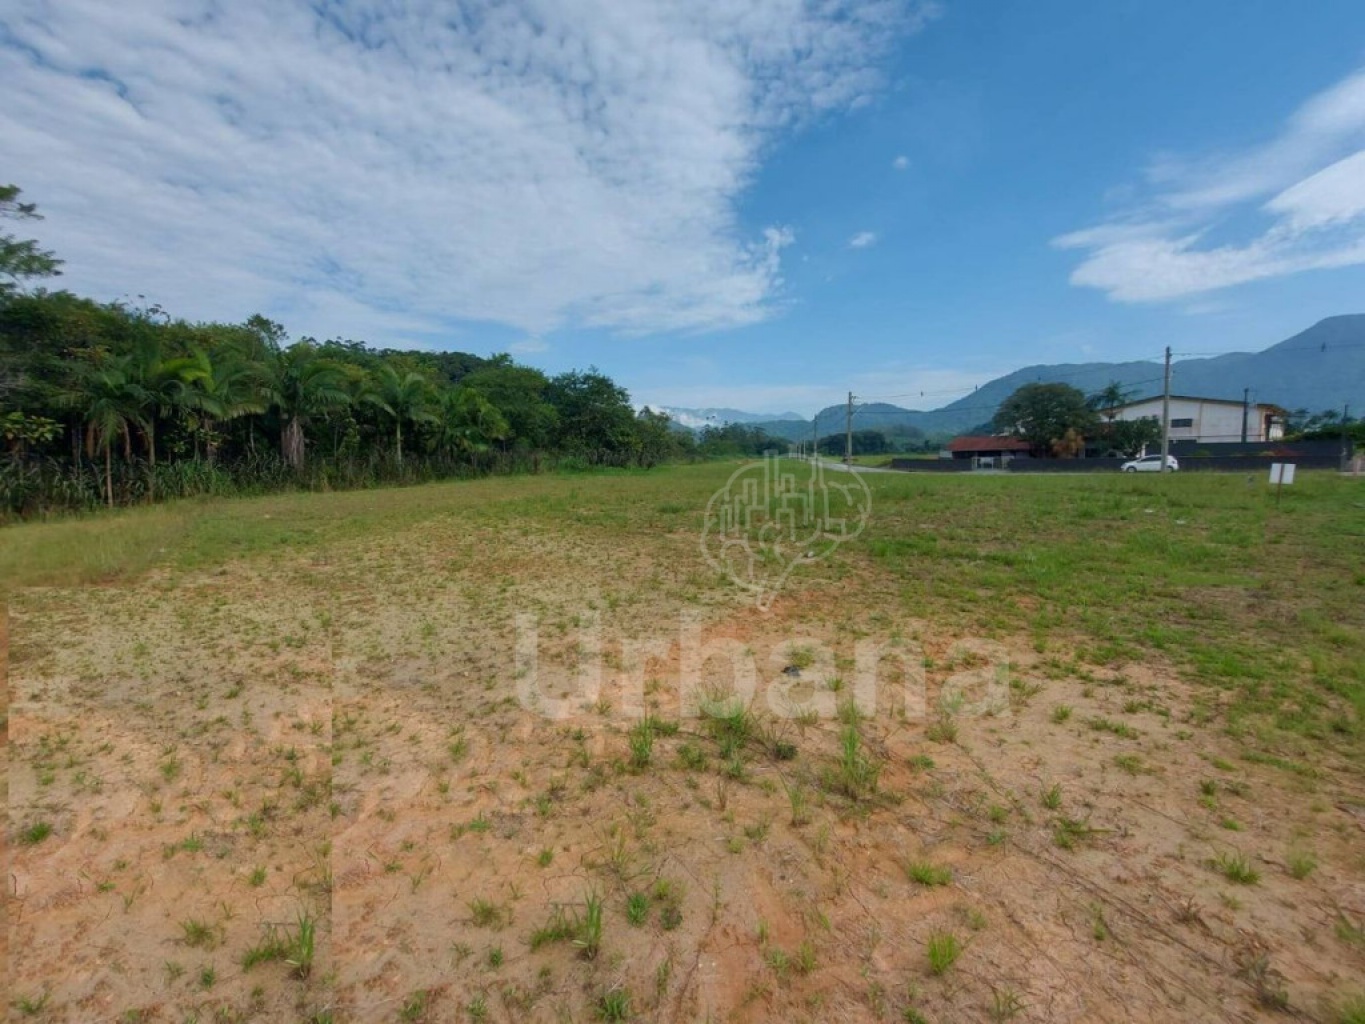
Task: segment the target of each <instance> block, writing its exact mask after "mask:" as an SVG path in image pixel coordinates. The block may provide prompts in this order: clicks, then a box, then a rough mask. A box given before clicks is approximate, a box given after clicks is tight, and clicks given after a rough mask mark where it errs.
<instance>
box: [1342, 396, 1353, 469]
mask: <svg viewBox="0 0 1365 1024" xmlns="http://www.w3.org/2000/svg"><path fill="white" fill-rule="evenodd" d="M1350 420H1351V403H1350V402H1347V403H1346V404H1345V405H1343V406H1342V407H1341V471H1342V472H1343V473H1344V472H1346V461H1347V453H1348V451H1349V448H1348V445H1349V444H1350V442H1349V441H1347V440H1346V436H1347V435H1346V424H1347V423H1349V422H1350Z"/></svg>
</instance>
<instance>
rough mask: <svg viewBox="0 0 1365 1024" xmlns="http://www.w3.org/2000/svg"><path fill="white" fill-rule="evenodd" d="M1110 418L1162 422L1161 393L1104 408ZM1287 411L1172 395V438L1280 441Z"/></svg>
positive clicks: (1175, 439) (1276, 407)
mask: <svg viewBox="0 0 1365 1024" xmlns="http://www.w3.org/2000/svg"><path fill="white" fill-rule="evenodd" d="M1103 416H1104V417H1105V418H1106V419H1116V420H1140V419H1144V418H1150V419H1154V420H1156V421H1157V422H1160V421H1161V396H1160V395H1156V396H1154V397H1152V398H1144V399H1142V400H1141V401H1138V402H1128V403H1126V404H1124V405H1120V406H1116V407H1115V408H1113V409H1106V410H1104V411H1103ZM1284 418H1285V411H1284V410H1283V409H1281V408H1280V407H1279V406H1278V405H1269V404H1267V403H1265V402H1248V403H1245V404H1244V403H1242V402H1236V401H1230V400H1228V399H1225V398H1195V397H1193V396H1190V395H1172V396H1171V440H1172V441H1197V442H1200V443H1208V444H1217V443H1219V442H1227V441H1250V442H1264V441H1278V440H1280V439H1281V438H1282V437H1284Z"/></svg>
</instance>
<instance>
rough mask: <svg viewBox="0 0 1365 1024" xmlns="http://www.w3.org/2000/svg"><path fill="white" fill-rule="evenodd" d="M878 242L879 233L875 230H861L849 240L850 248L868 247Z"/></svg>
mask: <svg viewBox="0 0 1365 1024" xmlns="http://www.w3.org/2000/svg"><path fill="white" fill-rule="evenodd" d="M876 244H877V233H876V232H875V231H859V232H858V233H857V234H856V235H854V236H853V237H852V238H850V239H849V240H848V247H849V248H850V249H866V248H868V246H872V245H876Z"/></svg>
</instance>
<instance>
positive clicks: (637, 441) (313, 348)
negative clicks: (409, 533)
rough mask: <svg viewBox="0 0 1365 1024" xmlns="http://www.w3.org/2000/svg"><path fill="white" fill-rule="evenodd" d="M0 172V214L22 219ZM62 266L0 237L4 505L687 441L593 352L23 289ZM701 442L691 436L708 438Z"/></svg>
mask: <svg viewBox="0 0 1365 1024" xmlns="http://www.w3.org/2000/svg"><path fill="white" fill-rule="evenodd" d="M19 195H20V194H19V190H18V189H17V188H15V187H13V186H5V187H3V188H0V215H6V216H8V217H11V218H29V219H31V218H36V216H37V213H36V211H35V210H34V208H33V207H32V206H31V205H29V204H24V203H21V202H20V201H19ZM59 273H60V261H59V260H57V259H56V258H55V256H53V254H52V253H50V252H46V251H44V250H42V249H41V248H40V247H39V246H38V245H37V243H36V242H33V241H29V240H23V239H17V238H14V237H13V236H11V235H8V234H0V438H2V439H3V441H4V444H5V448H6V452H7V458H5V459H3V460H0V516H3V517H16V516H27V515H42V514H47V513H49V512H52V511H57V510H65V509H83V508H89V507H92V506H95V505H99V504H103V505H107V506H114V505H119V504H128V503H133V502H138V501H145V500H154V499H157V498H163V497H181V496H187V495H191V494H201V493H245V492H259V491H266V490H273V489H278V488H283V487H289V486H303V487H313V488H338V487H353V486H363V485H366V484H371V483H378V482H413V481H418V480H427V479H436V478H440V477H446V476H456V475H471V474H481V473H488V472H510V471H514V470H518V469H530V470H534V469H540V468H546V467H549V466H555V467H560V468H566V467H567V468H574V467H588V466H618V467H650V466H653V465H656V464H658V463H660V462H662V461H665V460H668V459H674V458H678V457H681V456H687V455H691V454H712V453H715V452H714V450H715V449H716V448H717V447H718V445H717V443H715V442H716V441H717V439H714V438H713V439H711V440H712V442H713V443H711V444H710V445H709V446H707V445H706V444H705V443H703V445H701V446H700V447H699V446H698V444H697V442H696V441H695V440H694V439H693V437H692V435H691V434H690V433H688V432H686V431H680V430H678V429H677V428H676V427H675V426H674V425H673V424H672V423H671V422H670V421H669V419H668V417H667V416H665V415H662V414H659V413H654V412H652V411H650V410H649V409H644V410H642V411H640V412H638V413H637V412H636V411H635V409H634V407H633V406H632V404H631V402H630V397H629V395H628V394H627V392H626V390H625V389H624V388H622V387H620V386H619V385H617V384H616V383H615V382H614V381H612V380H611V379H610V378H609V377H607V376H606V375H604V374H602V373H600V372H598V371H597V370H596V369H595V368H589V369H588V370H585V371H580V370H573V371H569V372H567V373H561V374H558V375H555V376H549V375H547V374H545V373H543V372H541V371H540V370H538V369H535V368H534V367H530V366H523V365H520V364H518V363H517V362H515V361H514V360H513V359H512V358H511V357H510V356H507V355H496V356H492V357H490V358H480V357H478V356H474V355H469V354H466V353H459V352H420V351H397V350H393V349H376V348H372V347H370V346H368V345H365V344H363V343H361V342H356V341H349V340H340V339H333V340H326V341H319V340H317V339H314V338H310V337H302V338H299V339H297V340H290V339H289V338H288V336H287V335H286V333H285V329H284V328H283V327H282V326H281V325H280V324H278V323H275V322H273V321H271V320H269V319H267V318H265V317H263V316H259V315H256V316H251V317H249V318H248V319H246V320H245V321H243V322H241V323H217V322H210V323H202V322H190V321H187V320H185V319H182V318H177V317H174V316H172V315H171V314H170V313H168V312H167V311H165V310H163V309H161V308H160V307H158V306H155V305H151V306H145V307H139V306H136V305H131V304H128V303H122V302H113V303H102V302H96V301H93V300H91V299H87V298H82V297H80V296H77V295H74V294H72V293H70V292H68V291H49V290H46V289H42V288H36V289H32V290H28V289H27V288H26V286H27V285H29V284H30V283H32V282H33V281H35V280H41V279H44V278H49V277H53V276H56V275H57V274H59ZM705 441H706V439H705V438H703V442H705Z"/></svg>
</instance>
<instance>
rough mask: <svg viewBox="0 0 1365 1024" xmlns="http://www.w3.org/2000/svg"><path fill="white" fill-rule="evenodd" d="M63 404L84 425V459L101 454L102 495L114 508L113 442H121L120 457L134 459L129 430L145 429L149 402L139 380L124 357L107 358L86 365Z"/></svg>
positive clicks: (130, 431)
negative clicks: (116, 439)
mask: <svg viewBox="0 0 1365 1024" xmlns="http://www.w3.org/2000/svg"><path fill="white" fill-rule="evenodd" d="M65 404H67V405H68V406H69V407H71V408H74V409H76V410H77V411H78V412H79V414H80V416H81V419H82V421H83V422H84V424H85V449H86V455H87V456H90V457H93V456H94V455H95V453H96V452H97V451H102V452H103V453H104V493H105V499H106V501H107V502H108V504H109V507H110V508H113V507H114V471H113V447H114V440H115V438H122V440H123V457H124V459H125V461H131V459H132V457H133V442H132V428H133V427H138V428H143V427H145V425H146V424H145V420H144V418H145V416H146V414H147V410H148V408H149V407H150V406H151V398H150V396H149V395H148V394H147V392H146V390H145V389H144V388H143V387H142V384H141V382H140V381H139V380H138V375H137V373H136V371H135V369H134V368H133V367H132V365H131V360H129V359H128V358H127V357H108V358H105V359H102V360H100V362H99V363H97V364H90V365H85V366H83V367H82V368H81V370H80V372H79V373H78V375H77V383H76V387H75V389H73V390H72V391H70V392H68V394H67V395H66V396H65Z"/></svg>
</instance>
